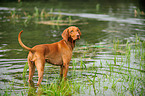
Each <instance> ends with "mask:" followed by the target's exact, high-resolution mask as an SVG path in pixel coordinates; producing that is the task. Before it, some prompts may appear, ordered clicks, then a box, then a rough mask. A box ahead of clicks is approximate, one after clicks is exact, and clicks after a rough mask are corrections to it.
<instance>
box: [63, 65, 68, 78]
mask: <svg viewBox="0 0 145 96" xmlns="http://www.w3.org/2000/svg"><path fill="white" fill-rule="evenodd" d="M68 69H69V64H68V63H64V64H63V78H64V80H66V76H67V72H68Z"/></svg>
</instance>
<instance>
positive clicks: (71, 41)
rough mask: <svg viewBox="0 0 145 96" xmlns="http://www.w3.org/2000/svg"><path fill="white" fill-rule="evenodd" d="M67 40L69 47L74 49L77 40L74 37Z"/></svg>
mask: <svg viewBox="0 0 145 96" xmlns="http://www.w3.org/2000/svg"><path fill="white" fill-rule="evenodd" d="M64 41H65V42H66V44H67V45H68V47H69V48H70V49H71V50H73V49H74V47H75V42H76V41H75V40H73V39H72V38H68V41H66V40H64Z"/></svg>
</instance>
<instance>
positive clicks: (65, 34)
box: [62, 28, 69, 41]
mask: <svg viewBox="0 0 145 96" xmlns="http://www.w3.org/2000/svg"><path fill="white" fill-rule="evenodd" d="M68 31H69V30H68V28H67V29H65V30H64V31H63V33H62V38H63V39H64V40H65V41H68V37H69V32H68Z"/></svg>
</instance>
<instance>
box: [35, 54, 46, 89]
mask: <svg viewBox="0 0 145 96" xmlns="http://www.w3.org/2000/svg"><path fill="white" fill-rule="evenodd" d="M35 65H36V68H37V71H38V83H37V86H39V84H40V83H41V82H42V79H43V73H44V66H45V58H44V57H43V56H41V57H38V58H37V60H36V61H35Z"/></svg>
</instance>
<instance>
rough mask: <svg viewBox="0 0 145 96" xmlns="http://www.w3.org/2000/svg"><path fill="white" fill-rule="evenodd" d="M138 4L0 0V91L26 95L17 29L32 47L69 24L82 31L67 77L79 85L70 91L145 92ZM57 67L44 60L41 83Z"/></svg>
mask: <svg viewBox="0 0 145 96" xmlns="http://www.w3.org/2000/svg"><path fill="white" fill-rule="evenodd" d="M140 1H141V0H140ZM141 4H142V3H139V2H138V1H137V0H135V1H131V0H117V1H113V0H111V1H110V0H100V1H99V0H92V1H91V0H88V1H87V0H84V1H83V0H80V1H79V0H76V1H67V0H62V1H59V0H54V1H53V0H50V1H49V2H46V1H41V2H38V1H37V2H30V1H29V2H19V3H18V2H2V3H0V93H1V94H2V95H4V94H5V95H6V94H9V95H14V94H17V95H18V94H21V95H28V94H29V93H28V90H29V84H28V82H27V80H28V76H29V74H28V72H29V70H28V69H26V74H25V76H23V74H24V67H25V65H26V64H27V54H28V51H26V50H24V49H23V48H22V47H21V46H20V45H19V43H18V40H17V36H18V34H19V32H20V31H21V30H23V31H24V32H23V34H22V41H23V43H24V44H25V45H27V46H29V47H33V46H35V45H37V44H46V43H54V42H58V41H59V40H61V39H62V37H61V34H62V32H63V30H64V29H65V28H67V27H68V26H71V25H73V26H77V27H79V29H80V30H81V32H82V36H81V39H80V40H79V41H77V43H76V46H75V49H74V51H73V57H72V60H71V62H70V67H69V72H68V76H67V78H68V80H70V81H74V82H77V83H78V84H80V85H81V84H82V85H83V87H81V88H82V89H80V90H84V91H79V92H74V93H73V95H79V96H80V95H86V96H89V95H91V96H95V95H97V96H102V95H104V96H107V95H109V96H113V95H114V96H116V95H119V96H122V95H123V96H124V95H125V96H128V95H131V96H134V95H135V96H139V95H140V96H143V95H145V91H144V90H145V86H144V85H145V82H144V81H145V79H144V78H145V77H144V76H145V75H144V73H145V65H144V60H145V42H144V41H145V13H143V11H144V9H143V8H142V7H141ZM36 71H37V70H36ZM36 71H35V74H34V77H33V81H34V84H35V85H36V83H37V79H38V74H37V72H36ZM59 71H60V69H59V67H58V66H53V65H50V64H48V63H46V64H45V72H44V76H43V81H42V85H46V84H47V83H48V84H51V83H52V82H53V81H54V80H56V79H59ZM36 92H37V91H36Z"/></svg>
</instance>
